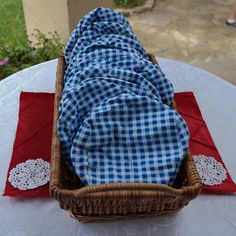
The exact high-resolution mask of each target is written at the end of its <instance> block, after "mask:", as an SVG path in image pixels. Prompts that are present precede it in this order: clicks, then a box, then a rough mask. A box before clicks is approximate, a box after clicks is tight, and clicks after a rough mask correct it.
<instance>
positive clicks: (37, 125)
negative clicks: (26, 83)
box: [4, 92, 54, 197]
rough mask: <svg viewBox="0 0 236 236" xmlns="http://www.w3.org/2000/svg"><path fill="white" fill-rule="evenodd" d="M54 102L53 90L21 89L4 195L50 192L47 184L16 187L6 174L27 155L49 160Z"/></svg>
mask: <svg viewBox="0 0 236 236" xmlns="http://www.w3.org/2000/svg"><path fill="white" fill-rule="evenodd" d="M53 104H54V94H49V93H28V92H22V93H21V95H20V109H19V121H18V126H17V131H16V138H15V142H14V147H13V153H12V159H11V163H10V166H9V170H8V175H7V182H6V187H5V193H4V196H18V197H21V196H32V197H33V196H34V197H48V196H49V184H46V185H43V186H40V187H38V188H35V189H31V190H19V189H17V188H14V187H13V186H12V185H11V184H10V183H9V181H8V177H9V172H10V170H11V169H12V168H14V167H15V166H16V165H17V164H19V163H21V162H25V161H26V160H28V159H37V158H42V159H43V160H45V161H48V162H50V155H51V138H52V125H53Z"/></svg>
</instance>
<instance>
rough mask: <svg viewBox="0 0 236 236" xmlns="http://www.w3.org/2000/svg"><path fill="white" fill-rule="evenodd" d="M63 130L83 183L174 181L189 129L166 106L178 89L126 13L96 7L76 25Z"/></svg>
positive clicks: (68, 51) (68, 155) (63, 105)
mask: <svg viewBox="0 0 236 236" xmlns="http://www.w3.org/2000/svg"><path fill="white" fill-rule="evenodd" d="M65 59H66V64H67V69H66V72H65V76H64V82H65V86H64V90H63V94H62V100H61V103H60V116H59V119H58V133H59V138H60V140H61V144H62V150H63V155H64V157H65V158H66V160H67V161H69V162H70V164H71V165H72V166H73V168H74V170H75V171H76V173H77V174H78V176H79V177H80V179H81V180H82V181H83V183H84V184H85V185H93V184H103V183H114V182H116V183H118V182H139V183H140V182H143V183H161V184H172V183H173V181H174V178H175V176H176V174H177V172H178V169H179V167H180V164H181V161H182V159H183V157H184V154H185V153H186V151H187V147H188V140H189V134H188V128H187V126H186V124H185V122H184V120H183V119H182V117H181V116H180V115H179V114H178V113H177V112H175V111H174V110H173V109H172V108H170V107H169V105H170V103H171V101H172V99H173V88H172V85H171V83H170V82H169V81H168V80H167V79H166V78H165V75H164V73H163V72H162V71H161V69H160V67H159V66H158V65H156V64H153V63H152V62H151V61H150V60H149V58H148V56H147V53H146V52H145V51H144V49H143V47H142V46H141V44H140V43H139V41H138V39H137V38H136V36H135V34H134V33H133V31H132V29H131V27H130V25H129V23H128V21H127V20H126V19H125V18H124V17H123V15H121V14H119V13H116V12H114V11H112V10H110V9H106V8H97V9H94V10H93V11H91V12H90V13H89V14H87V15H86V16H85V17H84V18H83V19H82V20H81V21H80V23H79V24H78V26H77V27H76V28H75V30H74V31H73V33H72V35H71V37H70V39H69V41H68V44H67V47H66V50H65Z"/></svg>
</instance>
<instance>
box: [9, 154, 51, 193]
mask: <svg viewBox="0 0 236 236" xmlns="http://www.w3.org/2000/svg"><path fill="white" fill-rule="evenodd" d="M49 178H50V163H49V162H47V161H44V160H43V159H41V158H38V159H34V160H31V159H29V160H27V161H26V162H22V163H20V164H18V165H16V167H15V168H13V169H11V171H10V174H9V177H8V181H9V182H10V183H11V185H12V186H13V187H15V188H18V189H20V190H27V189H34V188H37V187H39V186H42V185H45V184H46V183H47V182H48V181H49Z"/></svg>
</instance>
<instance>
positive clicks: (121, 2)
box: [114, 0, 145, 8]
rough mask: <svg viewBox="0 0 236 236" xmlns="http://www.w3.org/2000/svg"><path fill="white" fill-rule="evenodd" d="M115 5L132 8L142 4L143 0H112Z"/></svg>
mask: <svg viewBox="0 0 236 236" xmlns="http://www.w3.org/2000/svg"><path fill="white" fill-rule="evenodd" d="M114 2H115V5H116V6H117V7H124V8H132V7H136V6H140V5H142V4H143V3H144V2H145V0H114Z"/></svg>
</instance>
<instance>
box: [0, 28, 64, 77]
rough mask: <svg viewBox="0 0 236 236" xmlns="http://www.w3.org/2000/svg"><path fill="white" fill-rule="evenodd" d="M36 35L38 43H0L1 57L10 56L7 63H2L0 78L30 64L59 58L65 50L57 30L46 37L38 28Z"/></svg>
mask: <svg viewBox="0 0 236 236" xmlns="http://www.w3.org/2000/svg"><path fill="white" fill-rule="evenodd" d="M34 36H35V38H36V41H37V43H36V44H32V42H29V44H28V45H29V46H26V47H23V48H22V47H21V48H19V47H17V46H5V45H2V44H0V55H1V57H9V58H10V59H9V61H8V63H7V64H5V65H0V80H1V79H4V78H6V77H7V76H9V75H11V74H13V73H15V72H17V71H20V70H22V69H25V68H27V67H29V66H32V65H35V64H38V63H41V62H44V61H48V60H51V59H54V58H57V57H58V55H59V54H60V53H62V51H63V50H64V46H63V45H62V44H61V43H60V37H59V35H58V34H57V33H56V32H55V33H51V34H49V37H46V36H45V35H44V34H43V33H41V32H39V31H38V30H36V31H35V34H34ZM1 59H2V58H0V60H1Z"/></svg>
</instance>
